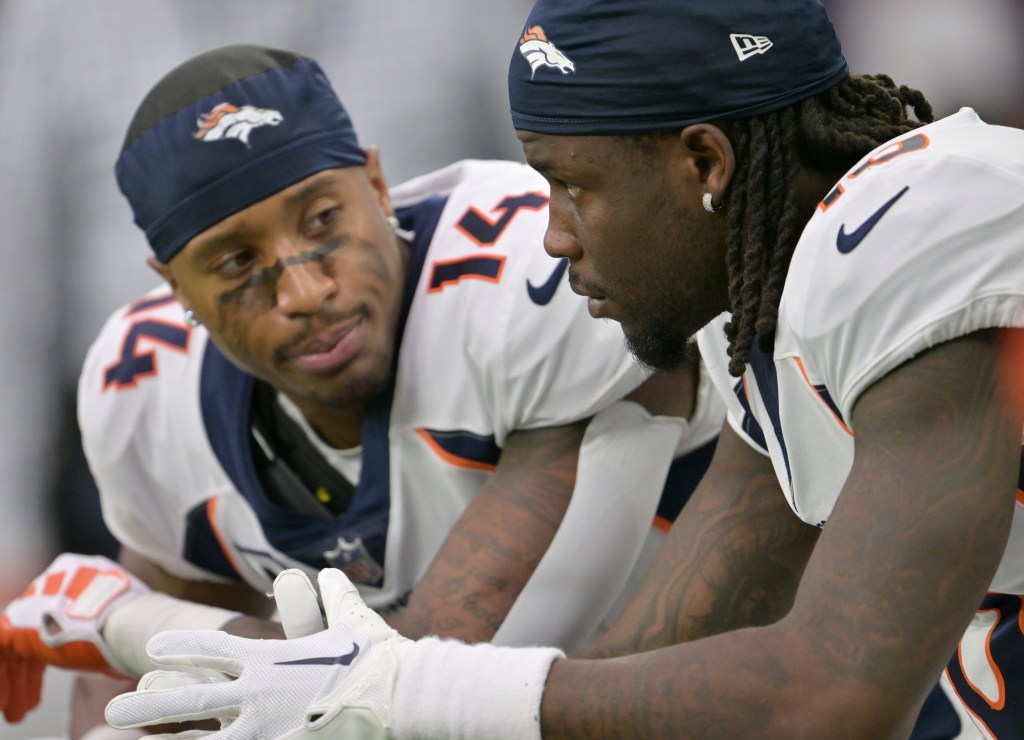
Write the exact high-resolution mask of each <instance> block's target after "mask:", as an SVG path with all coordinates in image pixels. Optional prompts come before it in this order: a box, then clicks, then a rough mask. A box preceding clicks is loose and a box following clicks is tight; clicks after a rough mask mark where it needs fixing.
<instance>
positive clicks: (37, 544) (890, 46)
mask: <svg viewBox="0 0 1024 740" xmlns="http://www.w3.org/2000/svg"><path fill="white" fill-rule="evenodd" d="M532 4H533V0H430V1H429V2H427V1H425V0H422V1H419V2H416V1H413V0H404V1H403V0H0V260H2V261H0V264H2V265H3V271H2V275H3V280H4V283H5V286H6V290H3V291H0V343H2V346H5V347H7V350H6V352H5V355H4V359H3V361H2V362H0V511H2V515H0V562H2V563H3V567H2V568H0V604H6V603H7V602H8V601H10V600H11V599H12V598H13V597H14V596H16V595H17V593H19V592H20V591H21V590H22V589H23V588H24V586H25V585H26V584H27V583H28V581H29V580H30V579H31V578H32V577H33V576H35V575H36V574H37V573H38V572H39V571H40V570H42V568H44V567H45V566H46V564H47V563H48V562H49V561H50V560H51V559H52V557H53V556H54V555H55V554H56V553H58V552H61V551H65V550H72V551H77V552H83V553H100V554H107V555H111V556H113V555H115V549H114V543H113V541H112V540H111V538H110V537H109V534H108V533H107V532H106V530H105V528H104V527H103V525H102V521H101V520H100V517H99V512H98V507H97V503H96V494H95V490H94V488H93V486H92V483H91V481H90V479H89V476H88V471H87V469H86V467H85V464H84V461H83V458H82V454H81V449H80V446H79V443H78V439H77V425H76V421H75V416H74V412H75V405H74V399H75V383H76V381H77V377H78V370H79V367H80V365H81V362H82V359H83V358H84V355H85V352H86V350H87V348H88V346H89V344H90V343H91V341H92V339H93V338H94V336H95V335H96V333H97V331H98V330H99V328H100V326H101V324H102V322H103V321H104V319H105V318H106V316H107V315H108V314H109V313H110V312H111V311H112V310H114V309H115V308H117V307H118V306H120V305H121V304H123V303H125V302H127V301H129V300H131V299H133V298H134V297H136V296H137V295H138V294H139V293H140V292H142V291H144V290H146V289H148V288H150V287H152V286H153V285H155V284H156V281H157V278H156V276H155V274H153V273H151V272H150V271H149V269H148V268H147V267H146V265H145V259H146V257H147V256H148V254H149V251H148V248H147V247H146V245H145V242H144V239H143V235H142V233H141V232H140V231H139V230H138V229H137V228H136V227H135V226H134V225H133V224H132V222H131V214H130V211H129V208H128V206H127V203H126V202H125V201H124V199H123V198H122V196H121V195H120V193H119V192H118V191H117V187H116V184H115V182H114V177H113V164H114V161H115V159H116V157H117V154H118V151H119V149H120V145H121V142H122V138H123V136H124V132H125V130H126V128H127V125H128V122H129V120H130V119H131V116H132V114H133V113H134V110H135V107H136V106H137V105H138V103H139V102H140V101H141V99H142V97H143V96H144V95H145V93H146V92H147V91H148V90H149V88H150V87H151V86H152V85H153V84H154V83H155V82H156V81H157V80H158V79H159V78H160V77H161V76H162V75H163V74H165V73H166V72H167V71H169V70H170V69H172V68H173V67H174V66H176V65H177V64H179V63H181V62H182V61H184V60H185V59H187V58H189V57H191V56H193V55H195V54H197V53H199V52H202V51H206V50H208V49H211V48H214V47H217V46H221V45H224V44H230V43H243V42H244V43H261V44H268V45H272V46H279V47H283V48H287V49H290V50H294V51H299V52H303V53H306V54H309V55H310V56H312V57H314V58H315V59H317V60H318V61H319V62H320V64H321V66H322V67H323V68H324V70H325V72H326V73H327V75H328V76H329V77H330V78H331V80H332V82H333V83H334V86H335V89H336V90H337V91H338V93H339V95H340V97H341V98H342V100H343V101H344V103H345V105H346V106H347V108H348V110H349V113H350V114H351V115H352V117H353V120H354V122H355V126H356V130H357V132H358V133H359V136H360V139H361V141H362V142H363V144H364V145H369V144H375V145H377V146H379V147H380V149H381V154H382V161H383V167H384V172H385V174H386V175H387V177H388V179H389V181H390V182H391V183H392V184H395V183H398V182H400V181H402V180H404V179H406V178H408V177H410V176H413V175H416V174H420V173H423V172H427V171H429V170H432V169H435V168H437V167H440V166H443V165H445V164H448V163H450V162H453V161H455V160H457V159H461V158H466V157H476V158H490V157H497V158H510V159H520V160H521V159H522V154H521V151H520V149H519V146H518V142H517V141H516V139H515V137H514V134H513V131H512V128H511V124H510V122H509V118H508V112H507V109H508V105H507V97H506V88H505V75H506V69H507V64H508V59H509V57H510V55H511V53H512V50H513V48H514V44H515V40H516V38H517V37H518V34H519V33H520V31H521V30H522V24H523V21H524V20H525V18H526V16H527V14H528V12H529V8H530V7H531V6H532ZM824 4H825V6H826V7H827V8H828V10H829V12H830V14H831V15H832V17H833V20H834V21H835V23H836V26H837V28H838V29H839V33H840V36H841V38H842V40H843V46H844V51H845V53H846V56H847V59H848V60H849V62H850V66H851V68H852V69H853V70H854V71H856V72H867V73H877V72H885V73H887V74H889V75H890V76H892V77H893V78H894V79H895V80H896V82H898V83H903V84H907V85H910V86H912V87H916V88H918V89H920V90H922V91H923V92H924V93H925V94H926V96H928V98H929V99H930V100H931V102H932V104H933V105H934V107H935V111H936V115H938V116H941V115H946V114H949V113H953V112H955V111H956V110H958V109H959V108H960V107H962V106H965V105H969V106H972V107H974V108H975V109H976V110H977V111H978V112H979V114H980V115H981V116H982V118H984V119H985V120H987V121H988V122H989V123H1002V124H1008V125H1014V126H1019V127H1021V126H1024V43H1022V41H1021V38H1022V35H1021V32H1022V31H1024V0H856V1H854V0H826V2H825V3H824ZM54 676H55V674H54V673H53V672H51V674H50V676H49V679H50V680H49V682H48V688H47V691H48V697H51V700H52V701H53V702H55V706H56V708H55V709H54V711H37V712H36V713H35V714H34V715H32V717H30V719H29V720H28V721H27V722H26V723H24V724H21V725H18V726H10V725H6V724H4V723H3V721H2V720H0V740H15V739H23V738H38V737H43V736H54V735H60V734H62V733H63V731H64V722H63V708H62V705H61V701H62V699H61V697H62V693H61V692H62V691H63V690H64V688H65V687H66V680H65V679H63V678H59V677H58V678H56V679H55V678H54Z"/></svg>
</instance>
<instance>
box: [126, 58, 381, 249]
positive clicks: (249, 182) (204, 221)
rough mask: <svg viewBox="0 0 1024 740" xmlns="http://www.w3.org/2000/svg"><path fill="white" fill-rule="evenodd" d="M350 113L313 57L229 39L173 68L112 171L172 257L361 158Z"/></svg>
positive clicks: (155, 242)
mask: <svg viewBox="0 0 1024 740" xmlns="http://www.w3.org/2000/svg"><path fill="white" fill-rule="evenodd" d="M365 162H366V154H365V152H364V150H363V149H362V148H361V147H360V146H359V142H358V140H357V139H356V134H355V131H354V129H353V127H352V121H351V120H350V119H349V116H348V113H347V112H346V111H345V108H344V107H343V106H342V104H341V101H340V100H338V96H337V95H336V94H335V92H334V90H333V89H332V88H331V84H330V82H329V81H328V80H327V77H326V76H325V75H324V73H323V72H322V71H321V69H320V67H319V66H318V65H317V63H316V62H315V61H313V60H312V59H309V58H306V57H303V56H301V55H297V54H293V53H291V52H287V51H281V50H277V49H269V48H266V47H260V46H228V47H224V48H221V49H216V50H213V51H210V52H207V53H205V54H201V55H199V56H197V57H194V58H193V59H191V60H189V61H187V62H185V63H184V64H182V65H181V66H179V67H177V68H175V69H174V70H172V71H171V72H170V73H168V74H167V75H166V76H165V77H164V78H163V79H162V80H160V81H159V82H158V83H157V84H156V86H155V87H154V88H153V89H152V90H151V91H150V93H149V94H148V95H147V96H146V98H145V99H144V100H143V101H142V104H141V105H140V106H139V109H138V111H136V113H135V117H134V118H133V119H132V122H131V125H130V126H129V129H128V134H127V136H126V137H125V141H124V146H123V147H122V149H121V154H120V156H119V157H118V160H117V165H116V166H115V168H114V172H115V174H116V176H117V183H118V186H119V187H120V188H121V192H122V193H124V195H125V196H126V197H127V198H128V201H129V203H130V204H131V207H132V211H133V213H134V217H135V223H136V224H138V225H139V227H140V228H142V230H143V231H145V232H146V238H147V239H148V240H149V244H150V246H151V247H152V248H153V252H154V253H155V254H156V256H157V258H158V259H159V260H160V261H161V262H164V263H166V262H169V261H170V260H171V258H172V257H174V255H175V254H177V253H178V252H179V251H180V250H181V248H182V247H184V246H185V244H187V243H188V241H189V240H190V239H192V238H193V237H194V236H196V235H197V234H199V233H200V232H202V231H204V230H206V229H207V228H209V227H210V226H212V225H214V224H215V223H217V222H218V221H221V220H223V219H225V218H227V217H228V216H230V215H232V214H234V213H237V212H238V211H240V210H242V209H244V208H247V207H248V206H250V205H252V204H254V203H256V202H258V201H260V200H263V199H264V198H267V197H269V196H271V195H273V194H274V193H276V192H278V191H280V190H282V189H284V188H286V187H288V186H289V185H293V184H295V183H296V182H299V181H300V180H303V179H305V178H307V177H309V176H310V175H313V174H315V173H317V172H320V171H321V170H325V169H331V168H335V167H348V166H351V165H362V164H364V163H365Z"/></svg>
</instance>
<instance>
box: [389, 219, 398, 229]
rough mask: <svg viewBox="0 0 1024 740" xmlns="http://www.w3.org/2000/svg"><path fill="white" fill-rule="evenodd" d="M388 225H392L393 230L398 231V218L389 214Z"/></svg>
mask: <svg viewBox="0 0 1024 740" xmlns="http://www.w3.org/2000/svg"><path fill="white" fill-rule="evenodd" d="M388 226H390V227H391V230H392V231H398V219H397V218H395V217H394V216H388Z"/></svg>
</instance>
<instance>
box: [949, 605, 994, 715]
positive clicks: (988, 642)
mask: <svg viewBox="0 0 1024 740" xmlns="http://www.w3.org/2000/svg"><path fill="white" fill-rule="evenodd" d="M988 612H994V613H995V615H996V618H995V620H993V622H992V626H991V627H989V630H988V634H986V635H985V660H986V661H987V662H988V667H989V669H990V670H991V671H992V675H993V676H995V679H996V686H997V687H998V696H997V697H996V699H995V701H993V700H991V699H989V698H988V695H987V694H986V693H985V692H984V691H982V690H981V689H980V688H978V687H977V686H975V685H974V683H973V682H972V681H971V676H970V674H969V673H968V672H967V669H966V668H965V667H964V658H963V649H964V648H963V643H962V642H961V643H960V644H959V645H957V648H956V652H957V659H958V660H959V661H960V670H961V671H962V672H963V674H964V680H966V681H967V685H968V686H970V687H971V688H972V689H974V693H976V694H977V695H978V696H980V697H981V698H982V699H984V701H985V703H986V704H988V705H989V706H990V707H992V708H993V709H995V710H996V711H999V710H1000V709H1002V708H1003V705H1004V704H1006V684H1005V683H1004V681H1003V673H1002V671H1000V670H999V666H997V665H996V662H995V661H994V660H992V633H993V632H994V631H995V628H996V625H998V624H999V618H1000V617H1001V616H1002V614H1003V613H1002V611H1000V610H999V609H980V610H979V611H978V612H977V613H978V614H986V613H988Z"/></svg>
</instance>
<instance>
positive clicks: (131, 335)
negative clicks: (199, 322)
mask: <svg viewBox="0 0 1024 740" xmlns="http://www.w3.org/2000/svg"><path fill="white" fill-rule="evenodd" d="M191 336H192V330H191V329H190V328H189V327H188V326H185V325H182V324H171V323H168V322H165V321H157V320H155V319H142V320H140V321H136V322H134V323H132V325H131V327H130V328H129V329H128V333H127V335H125V338H124V343H123V344H122V345H121V357H120V358H119V359H118V360H117V362H115V363H114V364H113V365H111V366H110V367H108V368H107V370H106V372H104V373H103V390H106V389H107V388H109V387H111V386H114V387H115V388H117V389H123V388H133V387H134V386H135V384H136V383H138V382H139V380H140V379H142V378H148V377H149V376H151V375H156V356H155V355H156V353H155V351H154V350H140V348H139V343H140V342H141V341H142V340H144V339H148V340H150V341H152V342H156V343H157V344H162V345H163V346H165V347H170V348H171V349H173V350H176V351H178V352H187V351H188V340H189V337H191Z"/></svg>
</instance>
